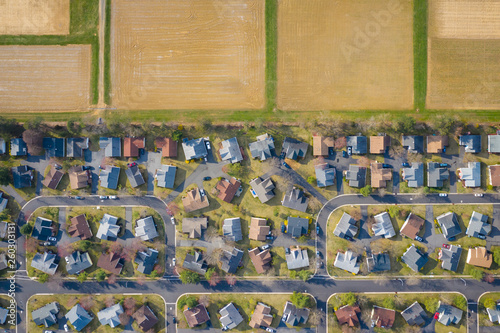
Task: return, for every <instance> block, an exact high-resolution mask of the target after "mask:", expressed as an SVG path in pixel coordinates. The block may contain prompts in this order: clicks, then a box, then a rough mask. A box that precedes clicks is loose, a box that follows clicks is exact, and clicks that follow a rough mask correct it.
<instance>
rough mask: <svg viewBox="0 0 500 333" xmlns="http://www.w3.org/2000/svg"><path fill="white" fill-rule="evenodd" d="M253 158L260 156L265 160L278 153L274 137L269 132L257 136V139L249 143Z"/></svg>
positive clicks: (259, 157)
mask: <svg viewBox="0 0 500 333" xmlns="http://www.w3.org/2000/svg"><path fill="white" fill-rule="evenodd" d="M249 148H250V154H251V155H252V158H258V159H260V160H261V161H265V160H267V159H268V158H271V157H273V156H275V155H276V153H275V151H274V149H275V148H274V139H273V137H272V136H270V135H269V134H267V133H266V134H262V135H259V136H258V137H257V141H255V142H252V143H250V144H249Z"/></svg>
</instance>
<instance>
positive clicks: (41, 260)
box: [31, 252, 59, 275]
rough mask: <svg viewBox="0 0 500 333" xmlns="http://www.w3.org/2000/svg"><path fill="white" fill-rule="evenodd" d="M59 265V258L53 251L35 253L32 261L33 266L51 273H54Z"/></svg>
mask: <svg viewBox="0 0 500 333" xmlns="http://www.w3.org/2000/svg"><path fill="white" fill-rule="evenodd" d="M58 266H59V258H58V257H57V255H56V254H54V253H52V252H45V253H43V254H42V253H38V252H37V253H35V256H34V257H33V260H32V261H31V267H33V268H36V269H38V270H39V271H42V272H44V273H47V274H49V275H54V274H55V273H56V271H57V267H58Z"/></svg>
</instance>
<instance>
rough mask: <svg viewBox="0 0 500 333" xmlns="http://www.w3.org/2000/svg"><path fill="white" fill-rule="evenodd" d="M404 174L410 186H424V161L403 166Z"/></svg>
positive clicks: (404, 178)
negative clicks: (406, 166) (407, 166)
mask: <svg viewBox="0 0 500 333" xmlns="http://www.w3.org/2000/svg"><path fill="white" fill-rule="evenodd" d="M402 176H403V180H404V181H405V182H406V183H407V185H408V187H412V188H417V187H421V186H424V163H422V162H413V163H412V164H411V167H409V168H403V172H402Z"/></svg>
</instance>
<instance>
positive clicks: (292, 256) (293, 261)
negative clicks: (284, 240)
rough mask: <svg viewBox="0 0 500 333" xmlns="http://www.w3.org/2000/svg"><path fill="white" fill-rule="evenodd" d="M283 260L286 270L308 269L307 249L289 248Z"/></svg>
mask: <svg viewBox="0 0 500 333" xmlns="http://www.w3.org/2000/svg"><path fill="white" fill-rule="evenodd" d="M285 258H286V265H287V267H288V269H300V268H309V256H308V255H307V249H300V247H298V246H297V247H296V248H294V249H292V248H291V249H290V253H288V254H285Z"/></svg>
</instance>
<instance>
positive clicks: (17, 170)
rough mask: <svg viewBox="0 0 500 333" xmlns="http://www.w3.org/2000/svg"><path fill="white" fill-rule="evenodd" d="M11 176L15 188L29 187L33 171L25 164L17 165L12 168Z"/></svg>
mask: <svg viewBox="0 0 500 333" xmlns="http://www.w3.org/2000/svg"><path fill="white" fill-rule="evenodd" d="M12 178H13V180H14V187H15V188H23V187H31V182H32V181H33V171H32V170H31V169H30V168H29V167H28V166H27V165H19V166H17V167H13V168H12Z"/></svg>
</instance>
